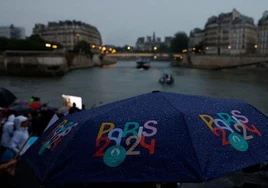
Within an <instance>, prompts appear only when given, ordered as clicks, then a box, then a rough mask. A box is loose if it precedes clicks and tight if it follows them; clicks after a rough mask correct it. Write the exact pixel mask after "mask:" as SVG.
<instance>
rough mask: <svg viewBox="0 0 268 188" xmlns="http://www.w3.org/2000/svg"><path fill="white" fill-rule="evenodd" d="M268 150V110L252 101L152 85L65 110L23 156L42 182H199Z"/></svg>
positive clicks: (258, 158) (246, 163)
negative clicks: (152, 89)
mask: <svg viewBox="0 0 268 188" xmlns="http://www.w3.org/2000/svg"><path fill="white" fill-rule="evenodd" d="M267 150H268V118H267V117H266V116H265V115H264V114H262V113H261V112H259V111H258V110H257V109H256V108H254V107H252V106H251V105H249V104H247V103H244V102H242V101H235V100H228V99H216V98H207V97H200V96H189V95H181V94H174V93H165V92H158V93H149V94H145V95H140V96H137V97H133V98H129V99H126V100H122V101H118V102H114V103H111V104H107V105H104V106H101V107H98V108H95V109H91V110H87V111H82V112H78V113H74V114H71V115H67V116H65V117H63V118H61V119H59V120H58V121H56V122H55V123H54V124H53V125H52V126H51V127H50V128H49V129H48V130H47V131H46V132H45V133H44V134H43V135H42V136H41V137H40V139H38V140H37V141H36V142H35V143H34V144H33V145H32V147H31V148H30V149H29V150H28V151H27V152H26V154H25V156H24V159H25V160H26V161H27V163H28V164H29V165H30V166H31V167H32V168H33V169H34V171H35V173H36V174H37V176H38V177H39V178H40V180H41V181H42V182H45V183H77V182H80V183H81V182H83V183H90V182H203V181H207V180H210V179H214V178H218V177H221V176H223V175H225V174H227V173H230V172H234V171H236V170H240V169H242V168H245V167H248V166H250V165H253V164H257V163H261V162H264V161H266V160H268V155H267Z"/></svg>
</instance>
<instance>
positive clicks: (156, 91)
mask: <svg viewBox="0 0 268 188" xmlns="http://www.w3.org/2000/svg"><path fill="white" fill-rule="evenodd" d="M159 92H160V91H158V90H154V91H152V93H159Z"/></svg>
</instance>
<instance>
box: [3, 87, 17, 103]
mask: <svg viewBox="0 0 268 188" xmlns="http://www.w3.org/2000/svg"><path fill="white" fill-rule="evenodd" d="M16 99H17V97H16V96H15V95H14V94H13V93H11V92H10V91H9V90H7V89H5V88H0V107H8V106H9V105H10V104H12V103H13V102H14V101H15V100H16Z"/></svg>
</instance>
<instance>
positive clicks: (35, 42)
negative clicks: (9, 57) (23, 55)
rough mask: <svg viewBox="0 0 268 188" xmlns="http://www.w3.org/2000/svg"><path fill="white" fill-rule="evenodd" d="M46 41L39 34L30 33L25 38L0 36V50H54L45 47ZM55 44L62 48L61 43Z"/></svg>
mask: <svg viewBox="0 0 268 188" xmlns="http://www.w3.org/2000/svg"><path fill="white" fill-rule="evenodd" d="M46 43H47V42H46V41H45V40H44V39H42V38H41V37H40V36H39V35H32V36H30V37H29V38H28V39H26V40H17V39H7V38H3V37H1V38H0V51H6V50H23V51H34V50H37V51H39V50H40V51H42V50H54V49H53V48H48V47H46ZM50 44H56V45H57V46H58V48H62V45H61V44H57V43H50Z"/></svg>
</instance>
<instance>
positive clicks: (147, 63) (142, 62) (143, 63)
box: [136, 59, 150, 69]
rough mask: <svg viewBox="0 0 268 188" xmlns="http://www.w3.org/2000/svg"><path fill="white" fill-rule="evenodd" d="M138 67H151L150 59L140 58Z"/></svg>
mask: <svg viewBox="0 0 268 188" xmlns="http://www.w3.org/2000/svg"><path fill="white" fill-rule="evenodd" d="M136 64H137V65H136V67H137V69H140V68H143V69H149V68H150V60H149V59H138V60H137V62H136Z"/></svg>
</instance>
